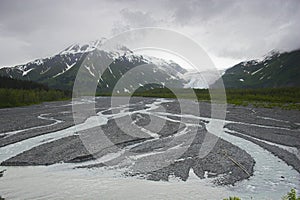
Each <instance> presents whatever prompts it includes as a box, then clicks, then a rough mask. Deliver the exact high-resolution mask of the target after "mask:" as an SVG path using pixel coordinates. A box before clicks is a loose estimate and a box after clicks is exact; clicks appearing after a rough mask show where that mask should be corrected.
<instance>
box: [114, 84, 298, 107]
mask: <svg viewBox="0 0 300 200" xmlns="http://www.w3.org/2000/svg"><path fill="white" fill-rule="evenodd" d="M172 91H175V93H176V95H175V94H174V93H173V92H172ZM172 91H171V90H170V89H167V88H156V89H152V90H145V91H141V90H140V91H136V92H135V93H134V94H133V96H143V97H161V98H176V97H177V98H185V99H192V98H194V97H193V92H195V94H196V96H197V99H198V100H199V101H210V100H211V97H210V92H209V90H207V89H194V90H192V89H172ZM213 93H214V94H215V95H218V94H221V93H219V91H218V90H214V91H213ZM119 95H120V96H121V95H126V94H119ZM127 95H128V94H127ZM221 95H222V94H221ZM226 100H227V103H229V104H234V105H239V106H248V105H252V106H254V107H264V108H274V107H278V108H282V109H285V110H300V88H264V89H226Z"/></svg>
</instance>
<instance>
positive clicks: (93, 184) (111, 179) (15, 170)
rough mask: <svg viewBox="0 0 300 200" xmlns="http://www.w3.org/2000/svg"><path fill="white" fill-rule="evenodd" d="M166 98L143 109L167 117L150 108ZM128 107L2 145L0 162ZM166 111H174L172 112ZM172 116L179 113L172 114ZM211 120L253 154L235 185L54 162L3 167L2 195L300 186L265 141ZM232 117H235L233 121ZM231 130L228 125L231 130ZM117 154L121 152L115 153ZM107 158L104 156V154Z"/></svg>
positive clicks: (262, 193)
mask: <svg viewBox="0 0 300 200" xmlns="http://www.w3.org/2000/svg"><path fill="white" fill-rule="evenodd" d="M162 102H164V100H157V101H156V102H154V103H152V104H149V105H148V106H149V108H148V109H147V110H146V111H144V113H148V114H150V115H152V114H155V116H160V117H162V118H163V117H165V115H166V113H159V112H155V113H154V112H152V111H153V110H154V109H156V108H157V107H158V105H159V104H160V103H162ZM127 114H128V110H127V111H125V109H124V110H123V111H121V112H120V113H117V114H111V115H103V114H102V113H101V112H99V113H98V115H97V116H91V117H89V118H88V119H87V120H86V121H85V122H84V123H82V124H79V125H75V126H73V127H70V128H67V129H64V130H60V131H56V132H53V133H49V134H45V135H41V136H37V137H34V138H30V139H27V140H23V141H21V142H18V143H15V144H11V145H7V146H5V147H2V148H0V153H1V154H0V162H2V161H4V160H6V159H8V158H11V157H13V156H15V155H18V154H19V153H21V152H23V151H26V150H29V149H31V148H33V147H36V146H38V145H41V144H44V143H47V142H50V141H55V140H58V139H61V138H64V137H68V136H71V135H74V134H76V132H77V131H81V130H86V129H90V128H93V127H96V126H99V125H103V124H106V123H107V121H108V118H111V117H114V118H118V117H122V116H125V115H127ZM168 115H172V114H170V113H168ZM173 116H178V115H175V114H173ZM182 117H186V118H197V119H202V120H206V121H209V123H208V124H207V130H208V131H209V132H211V133H213V134H216V135H218V136H219V137H221V138H222V139H224V140H226V141H229V142H231V143H232V144H234V145H236V146H239V147H240V148H241V149H243V150H245V151H246V152H247V153H249V154H250V155H251V156H252V157H253V158H254V160H255V162H256V164H255V167H254V175H253V176H251V177H250V178H249V179H248V180H244V181H241V182H238V183H236V184H235V186H215V185H213V184H212V183H211V182H212V179H209V178H207V179H202V180H200V179H199V178H197V177H196V175H195V174H194V173H193V171H192V170H191V171H190V176H189V179H188V181H186V182H183V181H179V180H177V179H176V178H174V179H171V181H169V182H163V181H158V182H154V181H148V180H145V179H142V178H136V177H124V176H123V175H122V174H123V172H124V171H123V170H124V169H122V170H121V169H118V168H116V167H114V168H111V167H110V168H97V169H74V167H76V164H72V163H58V164H55V165H51V166H30V167H1V168H0V170H1V169H4V168H5V169H6V170H7V171H6V172H5V174H4V176H3V177H2V178H1V179H0V195H1V196H3V197H5V198H7V199H66V198H67V199H69V198H72V199H222V198H225V197H227V196H229V195H237V196H240V197H242V198H243V199H251V197H253V199H280V198H281V196H283V195H284V194H286V193H287V192H288V191H289V190H290V189H291V188H296V189H298V190H300V175H299V173H298V172H297V171H295V170H294V169H293V168H292V167H290V166H288V165H287V164H286V163H285V162H283V161H282V160H281V159H279V158H278V157H276V156H274V155H273V154H271V153H270V152H268V151H267V150H265V149H263V148H262V147H260V146H258V145H256V144H254V143H252V142H250V141H247V140H245V139H242V138H240V137H236V136H233V135H230V134H227V133H225V130H224V129H222V130H220V129H219V128H217V127H219V126H214V124H215V123H217V122H218V120H216V119H210V118H203V117H201V118H199V117H197V116H192V115H185V116H182ZM231 123H234V122H231ZM229 131H230V130H229ZM114 156H118V155H114ZM103 159H104V158H103Z"/></svg>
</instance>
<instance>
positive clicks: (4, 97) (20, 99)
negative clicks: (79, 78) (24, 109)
mask: <svg viewBox="0 0 300 200" xmlns="http://www.w3.org/2000/svg"><path fill="white" fill-rule="evenodd" d="M70 97H71V93H70V92H68V91H61V90H53V89H49V88H48V87H47V86H45V85H42V84H39V83H35V82H32V81H24V80H16V79H12V78H8V77H0V108H6V107H15V106H25V105H31V104H37V103H41V102H45V101H58V100H66V99H68V98H70Z"/></svg>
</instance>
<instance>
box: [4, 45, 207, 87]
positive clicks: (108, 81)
mask: <svg viewBox="0 0 300 200" xmlns="http://www.w3.org/2000/svg"><path fill="white" fill-rule="evenodd" d="M104 41H105V39H101V40H96V41H93V42H90V43H87V44H73V45H71V46H69V47H67V48H66V49H64V50H63V51H61V52H59V53H58V54H56V55H54V56H51V57H48V58H42V59H36V60H34V61H32V62H28V63H26V64H22V65H17V66H14V67H4V68H1V69H0V75H1V76H7V77H11V78H15V79H21V80H31V81H35V82H39V83H43V84H47V85H48V86H49V87H50V88H56V89H67V90H72V88H73V84H74V80H75V78H76V75H77V73H78V70H79V68H80V66H81V65H83V70H84V71H85V72H84V73H85V74H86V78H87V79H94V78H96V79H99V80H98V81H99V85H98V88H99V90H102V91H111V90H112V88H113V87H114V86H115V84H116V82H117V81H118V80H119V79H120V78H121V77H122V76H123V75H124V74H126V73H127V72H128V71H129V70H132V69H133V68H135V67H136V66H139V65H143V64H150V65H149V66H147V67H148V68H147V70H146V72H140V73H141V75H142V76H139V79H140V80H136V81H140V82H139V83H138V84H139V85H140V86H141V87H146V85H148V86H147V87H152V86H149V83H148V82H149V81H153V80H155V82H156V83H159V85H160V86H162V87H163V86H168V87H173V88H182V87H188V85H189V84H188V83H189V82H190V80H189V76H190V75H189V74H188V73H187V70H185V69H184V68H182V67H180V66H179V65H178V64H176V63H174V62H172V61H166V60H163V59H159V58H154V57H150V56H145V55H137V54H134V53H133V52H132V51H130V50H129V49H128V48H126V47H124V46H122V45H120V46H119V48H118V49H117V50H116V51H103V50H99V48H97V47H99V46H101V45H102V44H103V42H104ZM103 62H107V63H111V64H110V65H109V67H108V68H107V69H106V70H105V71H104V72H103V73H101V74H102V76H100V71H99V67H97V66H99V63H103ZM147 76H148V77H149V78H147ZM196 77H197V75H195V74H194V76H193V80H195V79H197V78H196ZM199 78H200V79H201V77H200V76H199ZM199 84H200V85H199ZM204 85H205V84H204ZM204 85H203V83H202V82H199V81H198V83H197V81H196V82H194V83H193V84H190V86H189V87H196V88H202V87H204ZM128 87H129V88H130V87H131V86H130V85H127V86H126V87H125V86H124V89H123V92H124V91H125V92H127V91H129V90H130V89H129V88H128Z"/></svg>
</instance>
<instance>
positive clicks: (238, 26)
mask: <svg viewBox="0 0 300 200" xmlns="http://www.w3.org/2000/svg"><path fill="white" fill-rule="evenodd" d="M299 19H300V1H299V0H272V1H270V0H251V1H249V0H236V1H234V0H215V1H209V0H203V1H201V0H190V1H189V0H157V1H154V0H151V1H145V0H140V1H137V0H115V1H112V0H81V1H79V0H47V1H46V0H26V1H25V0H0V66H10V65H15V64H22V63H26V62H28V61H31V60H33V59H35V58H41V57H46V56H52V55H54V54H56V53H57V52H60V51H61V50H62V49H64V48H66V47H67V46H69V45H71V44H73V43H76V42H79V43H84V42H88V41H91V40H95V39H99V38H101V37H106V38H109V37H111V36H113V35H114V34H118V33H120V32H122V31H125V30H130V29H133V28H141V27H165V28H168V29H171V30H176V31H179V32H181V33H183V34H185V35H187V36H189V37H191V38H192V39H194V40H195V41H196V42H197V43H198V44H199V45H200V46H201V47H202V48H203V49H204V50H205V51H207V52H208V54H209V56H210V57H211V58H212V60H213V61H214V62H215V64H216V66H217V67H218V68H225V67H230V65H233V64H235V63H237V62H239V61H242V60H245V59H253V58H261V57H262V56H263V55H265V54H266V53H268V52H269V51H271V50H273V49H278V50H281V51H289V50H294V49H298V48H300V39H299V36H300V23H299V22H300V21H299Z"/></svg>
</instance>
